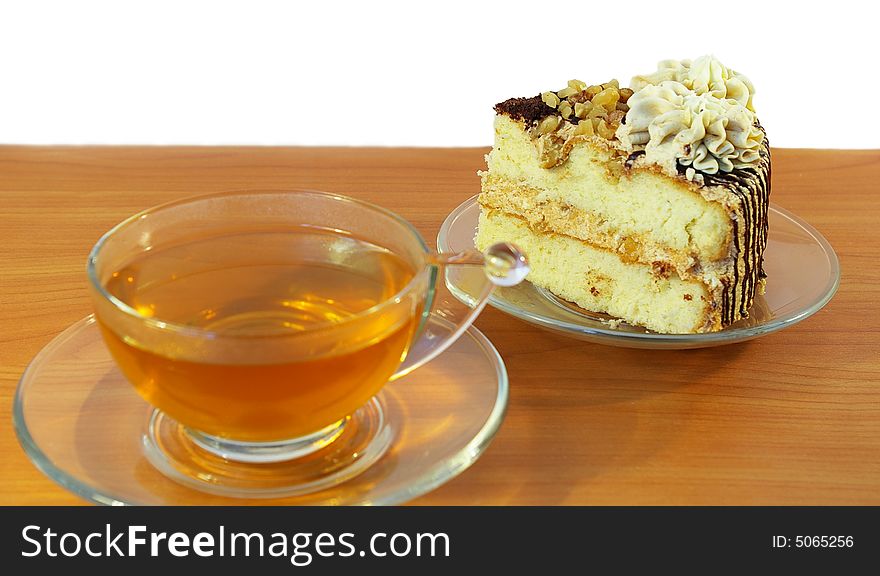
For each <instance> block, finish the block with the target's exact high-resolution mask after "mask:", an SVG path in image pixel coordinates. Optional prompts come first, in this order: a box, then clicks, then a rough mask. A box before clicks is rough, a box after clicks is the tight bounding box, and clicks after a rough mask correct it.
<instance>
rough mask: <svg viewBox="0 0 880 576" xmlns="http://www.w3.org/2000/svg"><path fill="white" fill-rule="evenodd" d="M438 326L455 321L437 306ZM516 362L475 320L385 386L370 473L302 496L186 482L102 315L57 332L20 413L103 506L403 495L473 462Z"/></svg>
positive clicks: (86, 494)
mask: <svg viewBox="0 0 880 576" xmlns="http://www.w3.org/2000/svg"><path fill="white" fill-rule="evenodd" d="M429 322H430V323H431V324H432V326H431V330H432V331H434V332H435V333H437V332H438V331H441V332H442V331H443V330H444V329H445V330H452V329H455V327H454V326H453V325H451V324H450V323H448V322H446V321H445V320H443V319H442V318H438V317H436V316H431V317H430V319H429ZM507 392H508V388H507V371H506V370H505V368H504V363H503V362H502V360H501V357H500V356H499V355H498V352H497V351H496V350H495V348H494V347H493V346H492V343H491V342H489V340H487V339H486V337H485V336H483V335H482V334H481V333H480V332H479V331H478V330H477V329H476V328H473V327H471V328H470V329H468V330H467V331H466V332H465V333H464V334H462V335H461V337H460V338H459V339H458V340H457V341H456V342H455V343H454V344H452V346H451V347H450V348H449V349H448V350H446V351H445V352H443V354H441V355H440V356H438V357H437V358H435V359H434V360H432V361H431V362H429V363H428V364H426V365H425V366H422V367H421V368H419V369H418V370H415V371H414V372H412V373H411V374H408V375H406V376H404V377H403V378H400V379H399V380H397V381H395V382H393V383H391V384H388V385H387V386H385V388H384V389H383V391H382V392H381V393H380V394H379V395H378V396H377V397H376V398H378V399H379V402H381V403H382V404H383V406H384V410H385V414H386V416H387V420H388V422H389V425H390V426H391V428H392V429H393V432H392V433H393V434H394V439H393V440H392V444H391V446H390V448H389V449H388V451H387V452H386V453H385V454H384V455H383V456H382V457H381V458H380V459H379V460H378V461H377V462H376V463H375V464H373V465H372V466H370V467H369V468H368V469H367V470H366V471H365V472H363V473H361V474H360V475H358V476H355V477H354V478H352V479H350V480H348V481H346V482H343V483H341V484H338V485H336V486H334V487H331V488H327V489H324V490H321V491H319V492H312V493H309V494H304V495H300V496H293V497H285V498H272V499H268V498H261V499H259V500H246V499H241V498H230V497H224V496H218V495H212V494H208V493H205V492H201V491H198V490H195V489H193V488H190V487H188V486H185V485H183V484H178V483H177V482H174V481H173V480H170V479H169V478H167V477H166V476H164V475H163V474H161V473H160V472H159V471H158V470H157V469H156V468H154V467H153V466H152V465H151V464H150V463H149V461H148V460H147V457H145V455H144V452H143V439H144V434H145V432H146V427H147V424H148V419H149V416H150V413H151V407H150V406H149V405H148V404H147V403H146V402H145V401H144V400H143V399H141V397H140V396H139V395H138V394H137V393H136V392H135V390H134V387H133V386H132V385H131V384H129V383H128V382H127V381H126V380H125V378H124V377H123V376H122V374H121V373H120V372H119V370H118V369H117V368H116V365H115V364H114V363H113V360H112V359H111V358H110V354H109V353H108V352H107V348H106V346H105V345H104V342H103V340H102V338H101V334H100V331H99V329H98V327H97V325H96V324H95V320H94V317H92V316H89V317H88V318H85V319H83V320H81V321H79V322H77V323H76V324H74V325H73V326H71V327H70V328H68V329H67V330H65V331H64V332H62V333H61V334H60V335H58V336H57V337H56V338H55V339H54V340H52V342H50V343H49V344H48V345H47V346H46V347H45V348H43V350H42V351H40V353H39V354H37V356H36V357H35V358H34V359H33V361H32V362H31V364H30V365H29V366H28V368H27V370H26V371H25V373H24V374H23V375H22V377H21V381H20V382H19V385H18V390H17V391H16V395H15V404H14V409H13V422H14V424H15V430H16V432H17V434H18V438H19V441H20V442H21V444H22V446H23V447H24V449H25V452H26V453H27V455H28V456H29V457H30V458H31V460H32V461H33V462H34V464H36V466H37V467H38V468H39V469H40V470H41V471H43V472H44V473H45V474H46V475H48V476H49V477H50V478H51V479H52V480H54V481H55V482H57V483H58V484H60V485H61V486H63V487H64V488H67V489H68V490H70V491H71V492H73V493H75V494H77V495H79V496H81V497H83V498H85V499H87V500H90V501H92V502H97V503H99V504H108V505H120V504H142V505H143V504H157V505H237V504H249V503H259V504H278V505H312V504H320V505H324V504H382V505H385V504H396V503H400V502H404V501H406V500H409V499H411V498H415V497H417V496H419V495H421V494H424V493H425V492H428V491H429V490H433V489H434V488H436V487H438V486H440V485H441V484H443V483H444V482H446V481H448V480H450V479H451V478H453V477H455V476H456V475H458V474H459V473H461V472H462V471H463V470H465V469H466V468H467V467H468V466H470V465H471V464H472V463H473V462H474V461H475V460H476V459H477V458H478V457H479V456H480V454H482V453H483V451H484V450H485V449H486V447H487V446H488V445H489V443H490V441H491V440H492V438H493V437H494V436H495V433H496V432H497V431H498V428H499V426H500V425H501V422H502V420H503V419H504V414H505V411H506V408H507Z"/></svg>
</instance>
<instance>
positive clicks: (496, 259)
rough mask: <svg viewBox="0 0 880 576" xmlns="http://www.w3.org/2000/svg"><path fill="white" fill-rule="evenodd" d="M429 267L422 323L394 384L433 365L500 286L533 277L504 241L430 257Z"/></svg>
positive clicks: (520, 256)
mask: <svg viewBox="0 0 880 576" xmlns="http://www.w3.org/2000/svg"><path fill="white" fill-rule="evenodd" d="M427 260H428V266H430V267H431V274H430V277H429V280H428V282H429V286H428V296H427V298H426V301H425V309H424V311H423V313H422V323H421V326H420V327H419V330H418V332H417V335H416V337H415V339H414V341H413V343H412V345H411V346H410V349H409V352H408V353H407V356H406V359H405V360H404V361H403V363H402V364H401V365H400V367H399V368H398V369H397V372H395V373H394V375H393V376H392V377H391V381H394V380H396V379H398V378H400V377H402V376H405V375H407V374H409V373H410V372H412V371H413V370H415V369H416V368H418V367H419V366H422V365H424V364H426V363H427V362H429V361H431V360H433V359H434V358H435V357H437V355H438V354H440V353H441V352H443V351H444V350H446V349H447V348H449V346H451V345H452V343H453V342H455V341H456V340H457V339H458V337H459V336H461V334H462V333H463V332H464V331H465V330H467V329H468V328H469V327H470V325H471V324H473V322H474V319H475V318H476V317H477V315H479V313H480V312H481V311H482V310H483V308H485V306H486V303H487V302H488V301H489V295H490V294H491V293H492V291H493V290H494V289H495V287H496V286H514V285H516V284H519V283H520V282H522V280H523V279H524V278H525V277H526V275H527V274H528V273H529V263H528V259H527V258H526V255H525V254H523V252H522V251H521V250H520V249H519V248H517V247H516V246H515V245H513V244H510V243H507V242H502V243H498V244H493V245H492V246H489V248H488V249H486V251H485V252H480V251H479V250H476V249H474V248H471V249H468V250H464V251H462V252H458V253H453V254H440V253H437V252H433V253H430V254H428V257H427Z"/></svg>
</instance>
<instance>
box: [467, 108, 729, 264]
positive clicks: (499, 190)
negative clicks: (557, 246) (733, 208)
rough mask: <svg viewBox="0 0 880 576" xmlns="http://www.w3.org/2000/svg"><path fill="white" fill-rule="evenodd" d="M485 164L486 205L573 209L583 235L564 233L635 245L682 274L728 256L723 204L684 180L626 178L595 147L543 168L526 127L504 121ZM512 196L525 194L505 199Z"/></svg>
mask: <svg viewBox="0 0 880 576" xmlns="http://www.w3.org/2000/svg"><path fill="white" fill-rule="evenodd" d="M486 160H487V163H488V168H489V169H488V171H487V172H483V173H482V174H481V176H482V178H483V198H481V203H482V204H484V205H495V206H496V207H497V208H500V209H504V210H505V211H508V212H511V213H517V212H520V213H523V214H525V213H527V212H533V211H535V212H536V211H540V210H542V209H543V207H544V206H545V205H547V204H551V205H552V204H556V205H557V206H559V207H561V208H564V207H565V206H570V207H571V208H572V209H574V210H575V212H574V214H575V215H577V214H580V215H583V216H582V217H578V218H576V220H580V225H577V224H575V225H577V230H575V229H568V230H565V233H568V234H570V235H573V236H576V237H579V238H583V239H586V240H589V241H590V242H591V243H593V244H595V245H599V246H604V247H606V248H608V249H610V250H615V251H621V252H623V251H625V250H623V244H624V242H625V240H626V239H627V238H630V239H631V242H629V243H628V244H629V245H630V246H632V245H633V244H638V245H639V246H640V250H641V251H642V252H644V255H643V256H642V257H640V260H641V261H643V262H652V261H654V260H658V259H665V260H667V261H669V262H670V263H672V264H674V265H675V266H676V269H677V270H678V271H679V272H680V273H684V272H685V271H686V270H687V269H688V268H690V267H691V266H693V265H694V264H695V263H697V262H701V263H708V262H713V261H718V260H722V259H725V258H728V257H729V256H730V243H731V235H732V229H731V222H730V216H729V215H728V212H727V209H726V208H725V206H724V204H723V203H722V202H719V201H709V200H707V199H706V198H704V197H703V196H702V194H701V192H700V189H699V187H698V186H696V185H695V184H693V183H690V182H688V181H686V180H683V179H675V178H672V177H668V176H665V175H663V174H660V173H658V171H655V170H649V169H641V170H625V169H624V164H623V158H620V157H619V156H615V155H614V154H613V153H612V151H611V150H609V149H607V148H604V149H603V147H601V146H599V145H598V144H597V143H596V141H595V140H590V139H588V138H583V139H575V140H574V141H573V142H572V147H571V150H570V152H569V154H568V159H567V161H566V162H564V163H562V164H560V165H559V166H557V167H555V168H550V169H547V168H542V167H541V165H540V161H539V156H538V152H537V150H536V148H535V145H534V143H533V142H532V139H531V138H530V137H529V134H528V133H527V132H526V130H525V126H524V124H523V123H522V122H521V121H518V120H515V119H512V118H510V117H508V116H505V115H498V116H496V119H495V146H494V148H493V149H492V151H491V152H490V153H489V155H488V156H487V158H486ZM512 189H516V190H519V191H520V192H519V193H518V194H517V195H516V197H506V196H507V194H508V192H509V191H511V190H512ZM490 197H492V199H491V201H490ZM587 220H588V222H587ZM629 252H631V250H630V251H629Z"/></svg>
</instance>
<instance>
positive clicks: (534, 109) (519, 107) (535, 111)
mask: <svg viewBox="0 0 880 576" xmlns="http://www.w3.org/2000/svg"><path fill="white" fill-rule="evenodd" d="M495 112H497V113H498V114H505V115H507V116H510V117H511V118H513V119H514V120H522V121H523V122H526V123H529V122H537V121H538V120H540V119H541V118H544V117H545V116H550V115H551V114H556V110H555V109H553V108H551V107H550V106H547V105H546V104H544V101H543V100H542V99H541V95H540V94H538V95H537V96H532V97H531V98H510V99H509V100H505V101H504V102H499V103H498V104H496V105H495Z"/></svg>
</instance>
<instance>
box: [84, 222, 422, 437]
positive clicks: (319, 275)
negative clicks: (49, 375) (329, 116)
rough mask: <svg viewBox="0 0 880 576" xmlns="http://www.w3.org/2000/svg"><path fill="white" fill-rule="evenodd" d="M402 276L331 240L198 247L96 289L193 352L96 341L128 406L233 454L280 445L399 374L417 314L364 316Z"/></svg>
mask: <svg viewBox="0 0 880 576" xmlns="http://www.w3.org/2000/svg"><path fill="white" fill-rule="evenodd" d="M414 274H415V270H414V269H413V267H412V266H411V265H410V264H409V263H408V262H407V261H405V260H404V259H403V258H401V257H399V256H397V255H395V254H394V253H392V252H390V251H389V250H386V249H384V248H382V247H380V246H377V245H375V244H371V243H369V242H366V241H364V240H361V239H358V238H356V237H353V236H350V235H347V234H343V233H339V232H335V231H331V230H322V229H317V228H311V227H293V228H289V229H286V230H275V231H257V232H254V231H246V232H241V233H225V234H223V235H220V236H206V237H203V238H198V237H197V238H192V239H188V240H186V241H181V242H178V243H176V244H175V245H172V246H169V247H157V248H154V249H152V250H150V251H147V252H144V253H142V254H140V255H139V256H138V257H137V258H136V259H135V260H133V261H131V262H129V263H128V264H126V265H125V266H124V267H121V268H119V269H117V270H115V271H113V272H112V274H110V275H108V277H109V280H108V281H106V283H105V289H106V291H107V292H108V293H109V294H111V295H112V296H113V297H115V298H117V299H118V300H119V301H121V302H122V303H124V304H125V305H127V306H128V307H130V308H131V309H133V310H134V311H136V312H137V313H138V314H139V315H140V316H142V317H146V318H154V319H155V320H156V321H157V322H159V321H161V323H163V324H164V323H168V324H173V325H175V326H179V327H182V330H184V331H185V330H187V329H193V330H194V331H199V332H201V333H203V335H204V337H203V338H192V339H190V340H185V339H183V340H180V339H179V340H177V341H175V344H174V345H173V346H171V347H170V348H169V347H168V346H166V347H164V348H162V349H156V348H155V347H151V346H150V345H147V344H144V343H143V342H139V341H138V340H137V338H136V337H135V336H132V335H129V334H124V333H117V332H116V331H114V329H112V328H111V327H110V326H108V325H107V324H105V323H102V330H103V333H104V336H105V340H106V341H107V344H108V347H109V348H110V350H111V353H112V354H113V356H114V358H115V359H116V362H117V363H118V364H119V366H120V367H121V369H122V371H123V372H124V374H125V375H126V377H127V378H128V379H129V380H130V381H131V382H132V383H133V384H134V386H135V387H136V389H137V390H138V392H139V393H140V394H141V395H142V396H143V397H144V398H145V399H146V400H147V401H148V402H149V403H150V404H152V405H153V406H155V407H157V408H159V409H160V410H162V411H163V412H165V413H166V414H168V415H169V416H171V417H172V418H175V419H176V420H178V421H179V422H181V423H184V424H185V425H186V426H189V427H191V428H195V429H197V430H200V431H201V432H205V433H208V434H211V435H215V436H219V437H223V438H232V439H235V440H240V441H249V442H268V441H274V440H280V439H286V438H292V437H297V436H301V435H305V434H309V433H313V432H314V431H316V430H320V429H322V428H324V427H327V426H329V425H331V424H333V423H335V422H337V421H339V420H340V419H342V418H344V417H345V416H347V415H349V414H351V413H353V412H354V411H355V410H357V409H358V408H359V407H360V406H362V405H364V404H365V403H366V402H367V401H368V400H369V399H370V398H371V397H372V396H374V395H375V394H376V393H377V392H378V391H379V390H380V389H381V388H382V387H383V385H384V384H385V383H386V381H387V380H388V379H389V377H390V376H391V375H392V374H393V373H394V371H395V370H396V369H397V367H398V366H399V364H400V362H401V359H402V358H403V356H405V354H406V351H407V347H408V346H409V343H410V341H411V340H412V336H413V334H412V333H413V331H414V329H415V327H416V326H417V325H418V322H417V321H418V319H419V318H420V313H421V309H420V308H419V309H416V307H415V305H413V304H409V305H408V307H407V306H397V307H396V308H394V309H389V310H387V311H386V310H384V309H383V310H381V311H380V312H381V313H375V312H376V309H375V308H374V307H377V306H380V305H381V304H382V303H385V302H387V301H389V299H392V301H393V297H394V295H395V294H397V293H398V292H400V291H401V290H402V289H403V288H404V287H405V286H406V285H407V284H408V283H409V282H410V280H412V278H413V275H414ZM413 301H415V300H413ZM401 308H404V309H401ZM371 309H372V310H371ZM98 320H99V322H100V321H101V318H100V316H99V318H98ZM212 338H223V339H226V340H229V341H230V342H232V345H231V347H230V349H229V352H228V353H226V354H222V355H220V356H219V357H218V355H217V354H216V351H214V352H211V353H208V352H207V351H206V350H207V349H208V347H204V346H202V345H201V344H200V343H202V342H204V341H205V339H207V340H211V339H212ZM237 341H240V346H238V345H236V344H235V343H236V342H237ZM181 342H184V344H181ZM248 349H251V350H254V353H253V354H250V353H247V352H243V350H248Z"/></svg>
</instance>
